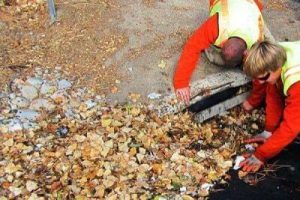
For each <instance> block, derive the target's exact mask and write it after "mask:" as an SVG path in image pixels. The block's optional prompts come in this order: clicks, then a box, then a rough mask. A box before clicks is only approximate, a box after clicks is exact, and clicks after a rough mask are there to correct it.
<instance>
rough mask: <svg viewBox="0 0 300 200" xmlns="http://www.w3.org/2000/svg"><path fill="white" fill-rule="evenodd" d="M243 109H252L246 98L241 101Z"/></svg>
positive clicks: (248, 110)
mask: <svg viewBox="0 0 300 200" xmlns="http://www.w3.org/2000/svg"><path fill="white" fill-rule="evenodd" d="M242 106H243V109H244V110H245V111H247V112H250V111H251V110H253V108H254V107H253V106H252V105H251V104H250V103H249V101H247V100H245V101H244V102H243V105H242Z"/></svg>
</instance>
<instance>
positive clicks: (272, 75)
mask: <svg viewBox="0 0 300 200" xmlns="http://www.w3.org/2000/svg"><path fill="white" fill-rule="evenodd" d="M280 74H281V67H280V68H279V69H277V70H276V71H274V72H267V73H264V74H262V75H259V76H258V77H256V78H257V79H258V80H259V82H260V83H265V82H267V83H270V84H272V85H273V84H275V83H276V82H277V80H278V79H279V78H280Z"/></svg>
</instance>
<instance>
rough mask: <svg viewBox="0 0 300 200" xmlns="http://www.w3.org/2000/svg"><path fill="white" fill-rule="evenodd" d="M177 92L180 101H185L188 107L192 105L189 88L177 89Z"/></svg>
mask: <svg viewBox="0 0 300 200" xmlns="http://www.w3.org/2000/svg"><path fill="white" fill-rule="evenodd" d="M175 92H176V96H177V98H178V99H179V100H180V101H183V102H184V103H185V104H186V105H189V104H190V98H191V92H190V88H189V87H185V88H180V89H177V90H176V91H175Z"/></svg>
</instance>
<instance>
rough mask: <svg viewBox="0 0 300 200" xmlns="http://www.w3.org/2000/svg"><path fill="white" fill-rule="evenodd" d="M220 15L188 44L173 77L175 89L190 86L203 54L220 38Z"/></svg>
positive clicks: (208, 22)
mask: <svg viewBox="0 0 300 200" xmlns="http://www.w3.org/2000/svg"><path fill="white" fill-rule="evenodd" d="M218 31H219V30H218V15H217V14H216V15H214V16H212V17H210V18H209V19H208V20H207V21H206V22H205V23H204V24H202V26H201V27H200V28H199V29H198V30H196V32H195V33H194V34H193V35H192V36H191V37H190V38H189V39H188V41H187V42H186V44H185V46H184V48H183V51H182V54H181V56H180V59H179V61H178V64H177V68H176V70H175V73H174V77H173V84H174V88H175V89H179V88H184V87H188V86H189V81H190V78H191V75H192V73H193V71H194V69H195V67H196V64H197V61H198V60H199V57H200V55H201V52H202V51H203V50H205V49H207V48H208V47H210V45H211V44H213V43H214V42H215V40H216V39H217V37H218Z"/></svg>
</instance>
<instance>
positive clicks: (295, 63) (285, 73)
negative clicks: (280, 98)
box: [279, 41, 300, 95]
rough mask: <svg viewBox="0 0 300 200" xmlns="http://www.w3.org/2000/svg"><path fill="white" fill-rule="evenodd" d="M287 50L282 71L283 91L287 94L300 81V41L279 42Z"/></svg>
mask: <svg viewBox="0 0 300 200" xmlns="http://www.w3.org/2000/svg"><path fill="white" fill-rule="evenodd" d="M279 44H280V45H281V46H282V47H283V48H284V50H285V51H286V55H287V59H286V62H285V63H284V65H283V67H282V71H281V79H282V82H283V93H284V95H287V91H288V89H289V88H290V87H291V86H292V85H293V84H294V83H296V82H299V81H300V56H299V55H300V41H296V42H281V43H279Z"/></svg>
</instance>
